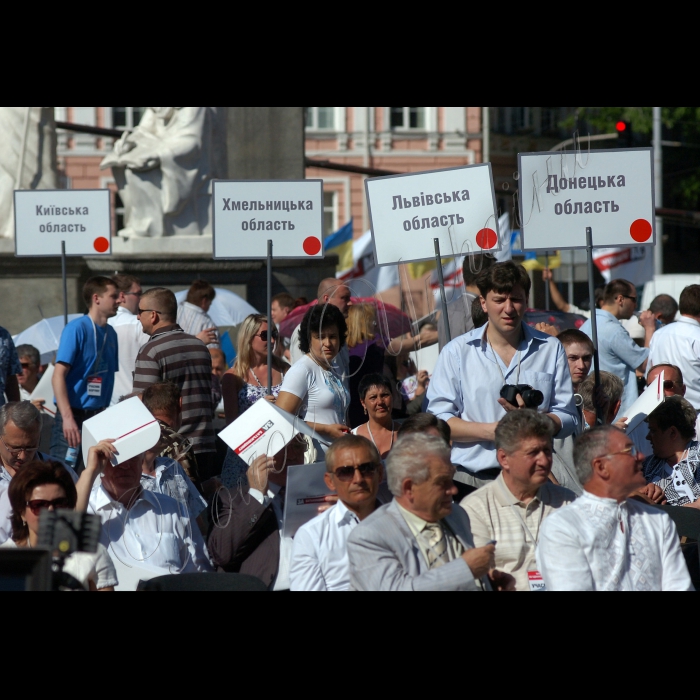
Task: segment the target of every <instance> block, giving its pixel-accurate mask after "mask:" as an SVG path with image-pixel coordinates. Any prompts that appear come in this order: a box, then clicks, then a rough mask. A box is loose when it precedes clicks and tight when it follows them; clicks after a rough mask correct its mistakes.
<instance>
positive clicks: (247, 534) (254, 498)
mask: <svg viewBox="0 0 700 700" xmlns="http://www.w3.org/2000/svg"><path fill="white" fill-rule="evenodd" d="M305 450H306V442H305V441H304V439H303V436H301V435H298V436H297V437H295V438H294V439H293V440H292V442H290V443H289V444H288V445H287V447H286V448H282V449H281V450H280V451H279V452H278V453H277V454H276V455H275V456H274V457H267V456H265V455H261V456H260V457H258V458H257V459H255V460H254V461H253V463H252V464H251V465H250V467H249V468H248V472H247V476H248V484H249V488H248V489H245V490H240V489H238V490H236V491H234V492H233V493H231V492H230V491H229V490H228V489H227V488H225V487H221V488H220V489H219V490H218V491H217V493H216V498H215V501H214V503H213V505H212V519H213V525H212V528H211V530H210V532H209V551H210V552H211V557H212V560H213V562H214V564H215V565H216V566H217V568H218V570H219V571H228V572H234V573H241V574H250V575H252V576H257V577H258V578H259V579H260V580H261V581H262V582H263V583H265V584H266V585H267V586H268V587H269V589H270V590H274V591H284V590H289V561H290V556H291V553H292V540H291V538H289V537H282V526H283V523H284V515H283V512H284V491H285V489H286V486H287V466H288V465H290V464H303V463H304V451H305Z"/></svg>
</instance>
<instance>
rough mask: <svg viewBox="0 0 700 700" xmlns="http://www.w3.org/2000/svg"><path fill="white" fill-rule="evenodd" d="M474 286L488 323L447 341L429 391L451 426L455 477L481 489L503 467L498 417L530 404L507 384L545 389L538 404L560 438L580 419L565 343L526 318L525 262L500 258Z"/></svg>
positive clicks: (440, 415) (434, 406)
mask: <svg viewBox="0 0 700 700" xmlns="http://www.w3.org/2000/svg"><path fill="white" fill-rule="evenodd" d="M477 285H478V287H479V290H480V292H481V297H480V298H481V305H482V308H483V309H484V311H485V312H486V313H487V314H488V323H487V324H486V325H485V326H483V327H482V328H477V329H475V330H473V331H470V332H469V333H466V334H464V335H461V336H459V337H458V338H455V339H454V340H453V341H452V342H451V343H448V344H447V345H446V346H445V347H444V348H443V351H442V352H441V353H440V355H439V357H438V361H437V365H436V366H435V370H434V371H433V376H432V379H431V380H430V386H429V387H428V392H427V394H428V400H429V402H430V403H429V406H428V410H429V411H430V413H433V414H435V415H436V416H437V417H438V418H442V419H443V420H445V421H447V423H448V425H449V426H450V430H451V431H452V462H453V463H454V464H455V465H456V467H457V473H456V476H455V479H456V480H457V481H461V482H462V483H465V484H467V485H470V486H475V487H477V488H478V487H480V486H483V485H484V484H485V483H487V482H488V481H492V480H493V479H495V478H496V477H497V476H498V474H499V472H500V470H501V467H500V465H499V464H498V459H497V458H496V447H495V445H494V438H495V430H496V425H498V421H499V420H500V419H501V418H502V417H503V416H504V415H505V414H506V413H507V412H508V411H515V410H518V409H519V408H523V407H525V402H524V400H523V398H522V394H521V393H516V395H515V396H511V397H510V398H511V401H507V400H506V398H504V397H502V396H501V391H502V390H503V389H504V387H505V386H506V385H511V386H512V385H523V384H525V385H529V386H531V387H532V388H534V389H536V390H537V391H539V392H541V395H542V401H541V402H540V405H539V410H541V411H543V412H545V413H546V414H547V415H549V416H550V418H551V419H552V420H553V421H554V422H555V424H556V428H555V431H556V435H557V437H559V438H565V437H567V436H568V435H571V434H572V433H574V432H575V431H576V430H577V428H578V425H579V418H578V412H577V410H576V405H575V404H574V395H573V391H572V388H571V375H570V373H569V367H568V364H567V361H566V356H565V353H564V348H563V346H562V344H561V343H560V342H559V341H558V340H557V339H556V338H554V337H552V336H551V335H547V334H546V333H542V332H540V331H536V330H534V329H532V328H530V326H528V325H527V324H526V323H523V318H524V316H525V310H526V308H527V298H528V294H529V291H530V278H529V277H528V275H527V272H526V271H525V269H524V268H523V267H522V265H516V264H515V263H513V262H511V261H508V262H502V263H496V264H495V265H493V266H492V267H490V268H489V269H488V270H485V271H482V273H481V274H480V275H479V277H478V278H477ZM530 408H533V406H532V405H531V406H530Z"/></svg>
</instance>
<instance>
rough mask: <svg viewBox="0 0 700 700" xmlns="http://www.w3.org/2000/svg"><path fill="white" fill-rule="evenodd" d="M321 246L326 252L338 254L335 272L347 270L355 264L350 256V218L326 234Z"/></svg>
mask: <svg viewBox="0 0 700 700" xmlns="http://www.w3.org/2000/svg"><path fill="white" fill-rule="evenodd" d="M323 248H324V250H325V252H326V253H335V254H336V255H337V256H338V267H337V268H336V272H344V271H345V270H349V269H350V268H351V267H352V266H353V265H354V264H355V262H354V260H353V257H352V219H350V221H348V223H347V224H345V226H343V227H341V228H339V229H338V230H337V231H336V232H335V233H332V234H331V235H330V236H328V238H326V240H325V241H324V244H323Z"/></svg>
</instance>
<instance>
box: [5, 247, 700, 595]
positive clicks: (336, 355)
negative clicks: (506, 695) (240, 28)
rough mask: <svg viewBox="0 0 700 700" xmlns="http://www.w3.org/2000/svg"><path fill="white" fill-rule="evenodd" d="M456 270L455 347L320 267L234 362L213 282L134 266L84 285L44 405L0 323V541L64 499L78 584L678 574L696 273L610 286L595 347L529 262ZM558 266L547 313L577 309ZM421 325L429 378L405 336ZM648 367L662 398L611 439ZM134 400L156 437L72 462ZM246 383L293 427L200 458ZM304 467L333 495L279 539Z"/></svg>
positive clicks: (670, 586)
mask: <svg viewBox="0 0 700 700" xmlns="http://www.w3.org/2000/svg"><path fill="white" fill-rule="evenodd" d="M463 275H464V283H465V291H464V293H463V294H461V295H458V296H456V297H455V298H454V299H453V300H452V301H451V303H450V305H449V307H448V313H447V318H448V320H449V323H450V330H451V333H452V340H451V341H450V342H447V341H446V332H445V331H446V329H445V319H444V318H443V317H442V315H440V316H439V317H438V318H437V321H436V322H435V323H430V322H429V323H426V324H424V325H423V327H422V328H421V329H420V331H419V332H418V333H416V334H410V333H406V334H403V335H400V336H399V337H396V338H391V337H388V334H387V332H386V328H388V326H387V325H386V324H383V323H381V322H380V319H379V318H378V313H381V307H380V306H378V305H375V304H373V303H372V302H371V301H367V300H365V301H358V302H356V303H353V302H354V299H353V297H352V295H351V291H350V289H349V288H348V287H347V286H346V285H345V284H343V283H342V282H340V281H338V280H336V279H334V278H329V279H324V280H322V281H321V282H320V284H319V287H318V295H317V299H316V303H312V304H307V305H306V310H305V312H304V313H303V316H302V315H301V311H302V309H300V310H299V312H298V313H299V319H298V320H299V322H298V324H297V325H296V327H295V328H294V329H293V332H292V333H291V334H288V335H290V337H289V338H288V339H283V338H282V337H281V336H280V333H279V330H280V327H281V325H282V324H283V322H284V320H285V318H286V317H287V316H288V315H289V314H291V313H292V312H293V311H294V309H295V307H297V306H299V304H300V300H295V299H294V298H293V297H292V296H290V295H289V294H286V293H282V294H278V295H276V296H275V297H274V298H273V303H272V317H271V318H268V317H267V316H265V315H262V314H252V315H250V316H248V317H247V318H246V319H245V320H244V321H243V322H242V323H241V324H240V325H239V327H238V328H237V341H236V354H235V360H234V361H233V362H231V363H230V366H229V363H228V362H227V361H226V355H225V354H224V352H223V350H222V348H221V347H220V344H219V341H220V338H219V331H218V329H217V328H216V324H215V323H214V322H213V321H212V319H211V317H210V316H209V315H208V312H209V309H210V306H211V303H212V301H213V299H214V297H215V294H216V292H215V290H214V288H213V287H212V286H211V285H210V284H208V283H207V282H205V281H203V280H197V281H196V282H194V283H193V284H192V286H191V288H190V289H189V291H188V293H187V297H186V300H185V301H183V302H181V303H180V304H178V302H177V300H176V298H175V295H174V294H173V292H172V291H171V290H169V289H167V288H164V287H154V288H150V289H147V290H144V289H143V287H142V286H141V283H140V281H139V280H138V279H137V278H136V277H133V276H131V275H126V274H118V275H115V276H114V277H93V278H91V279H89V280H88V281H87V282H86V283H85V285H84V289H83V298H84V302H85V306H86V309H87V313H86V314H85V315H84V316H82V317H81V318H78V319H76V320H74V321H71V322H70V323H69V324H68V325H67V326H66V327H65V329H64V331H63V334H62V336H61V339H60V345H59V348H58V350H57V352H56V357H55V363H54V365H53V368H52V369H53V377H52V387H53V394H54V397H55V405H48V404H47V402H46V401H45V400H44V399H42V397H38V398H36V397H34V394H33V392H34V390H35V388H36V386H37V384H38V381H39V378H40V376H41V375H42V373H43V372H44V371H47V368H46V367H44V366H42V365H41V357H40V355H39V352H38V350H37V349H36V348H33V347H32V346H30V345H22V346H19V347H17V348H15V347H14V345H13V344H12V340H11V338H10V337H9V334H7V333H6V332H4V330H3V331H2V332H0V343H2V345H3V348H4V353H3V366H2V367H0V384H4V386H3V387H2V391H0V403H2V405H0V458H1V465H0V548H23V547H26V548H35V547H37V546H38V541H39V531H40V520H41V514H42V512H43V511H44V510H47V511H55V510H61V509H63V510H66V509H67V510H75V511H79V512H87V513H89V514H92V515H96V516H97V517H98V518H99V521H100V524H101V525H100V544H99V545H98V547H97V551H95V552H83V551H78V552H72V553H71V554H70V556H68V557H65V556H64V557H62V558H61V567H62V571H63V576H64V578H65V576H68V577H69V578H70V579H71V580H72V581H74V582H75V584H76V586H78V587H82V588H85V589H87V590H102V591H110V590H114V589H115V588H117V589H118V590H135V589H136V588H138V587H140V586H141V587H142V586H143V582H144V581H146V580H149V579H154V580H157V579H158V577H171V578H172V577H179V576H182V574H188V573H191V574H200V575H202V576H205V575H206V576H207V577H211V576H216V575H219V576H220V579H219V580H220V581H222V582H223V581H224V580H228V579H226V578H225V577H224V576H223V574H226V573H228V574H237V575H239V577H240V575H244V574H245V575H248V576H250V577H255V579H256V580H257V582H258V584H259V585H263V586H264V587H267V588H268V589H269V590H275V591H282V590H291V591H322V590H355V591H360V590H465V591H466V590H471V591H544V590H693V589H694V585H693V584H694V583H697V574H698V573H700V572H696V571H694V570H693V566H692V561H693V557H695V560H697V547H698V545H697V539H698V535H699V534H700V513H696V511H697V510H700V474H699V473H698V466H699V465H700V443H699V442H698V429H699V427H700V419H698V411H699V409H700V285H690V286H688V287H686V288H685V289H684V290H683V292H682V293H681V295H680V298H679V299H678V302H676V300H674V299H673V298H671V297H669V296H668V295H660V296H659V297H657V298H656V299H655V300H654V301H653V302H652V304H651V306H650V308H649V309H645V310H643V311H641V313H637V306H638V304H637V290H636V288H635V287H634V285H632V284H631V283H630V282H628V281H626V280H622V279H616V280H612V281H611V282H609V283H608V284H607V285H606V286H605V287H604V288H603V289H602V290H601V291H600V293H599V294H598V295H597V299H596V303H595V304H594V306H597V308H595V309H594V311H593V312H594V313H595V314H596V316H597V327H598V339H597V341H598V342H597V347H594V343H593V339H592V338H591V323H590V318H589V320H588V321H586V322H585V323H584V324H583V325H582V326H581V327H580V328H579V329H568V330H563V331H561V332H559V331H558V329H556V328H555V327H553V326H548V325H545V326H538V327H532V326H531V325H529V324H528V323H526V322H525V312H526V309H527V301H528V297H529V292H530V278H529V276H528V274H527V272H526V271H525V270H524V268H522V267H521V266H519V265H517V264H515V263H513V262H510V261H509V262H501V263H497V262H495V261H494V260H493V258H491V257H489V256H483V257H482V258H481V259H480V260H479V261H478V264H476V265H475V263H474V261H473V260H471V259H470V258H468V259H467V260H466V261H465V265H464V270H463ZM550 278H551V276H550V275H548V273H545V279H546V280H548V279H550ZM551 284H552V299H553V301H554V302H555V304H556V305H557V306H558V307H559V308H560V309H561V310H563V311H568V312H576V313H584V314H585V312H584V311H582V310H581V309H578V308H576V307H573V306H572V305H570V304H568V303H567V302H566V301H564V300H563V298H562V297H561V294H560V293H559V291H558V289H557V288H556V286H555V285H554V284H553V282H552V283H551ZM555 290H556V292H555ZM304 301H305V300H304ZM590 313H591V312H589V313H588V314H587V315H588V316H589V317H590ZM292 318H294V317H292ZM292 318H290V321H291V320H292ZM632 318H634V319H635V320H636V321H638V326H639V328H640V329H641V332H640V333H638V334H637V336H638V337H637V338H636V339H633V338H632V337H631V336H630V333H629V332H628V330H627V328H626V327H625V326H624V325H623V322H626V321H628V320H629V319H632ZM432 343H436V344H437V343H439V346H440V352H439V355H438V359H437V363H436V365H435V367H434V369H433V371H432V374H430V375H429V374H428V372H426V371H424V370H421V369H420V368H418V367H416V366H415V364H414V363H413V362H412V356H411V353H412V352H413V350H415V349H417V348H419V347H421V346H425V345H428V344H432ZM270 345H272V347H273V353H272V366H271V367H268V348H269V347H270ZM596 356H597V358H598V362H599V365H600V366H599V368H598V370H599V382H596V380H595V376H594V373H593V372H592V367H593V363H594V358H595V357H596ZM662 372H663V393H664V401H663V402H661V403H660V404H659V405H658V407H657V408H655V409H654V410H653V411H652V412H651V413H649V415H648V416H647V418H646V420H645V421H644V422H643V423H642V424H640V425H637V426H636V427H635V428H634V429H633V430H630V431H628V430H627V426H628V413H629V409H630V408H631V407H632V405H633V404H634V403H635V401H636V399H637V398H638V395H639V388H640V386H641V387H642V388H643V386H644V385H654V386H656V382H657V380H658V379H659V377H660V374H661V373H662ZM269 374H271V377H272V383H271V387H269V386H268V376H269ZM407 387H408V388H407ZM5 397H6V398H5ZM133 397H138V398H139V399H140V400H141V401H142V402H143V405H144V406H145V407H146V408H147V409H148V411H149V412H150V413H151V414H152V416H153V419H154V421H157V424H158V427H159V431H160V436H159V438H156V437H154V438H153V440H154V441H155V440H156V439H157V442H155V444H153V445H151V446H150V447H149V449H147V450H146V451H143V452H141V453H140V454H137V455H135V456H133V457H130V458H129V459H120V458H119V450H118V448H117V446H115V442H116V441H117V439H118V438H120V437H122V436H123V433H124V430H123V427H122V426H120V425H119V424H118V423H117V424H115V425H114V426H113V433H114V434H113V435H112V436H111V437H109V438H105V439H102V440H100V441H98V442H97V444H94V445H92V446H91V447H90V448H89V449H86V451H85V454H83V450H82V442H83V435H82V426H83V424H84V423H85V421H88V420H90V419H91V418H93V417H95V416H97V415H99V414H101V413H102V412H104V411H109V410H110V408H111V407H112V406H115V405H116V404H119V403H120V402H121V401H124V400H127V399H131V398H133ZM258 401H270V402H273V403H274V404H275V406H276V407H277V408H279V409H281V410H282V411H286V412H287V413H288V414H292V415H293V416H295V417H296V418H297V419H301V420H302V421H304V422H305V423H306V425H307V426H308V428H309V430H305V431H303V432H301V433H298V434H296V436H295V437H293V438H292V439H291V442H288V444H286V445H284V446H282V447H281V449H279V451H278V452H277V453H276V454H274V455H265V454H263V455H260V456H256V457H254V458H252V459H251V460H249V461H248V462H246V461H244V460H243V459H241V457H240V456H239V452H240V449H237V448H236V446H235V445H232V446H228V447H227V450H226V452H225V453H224V452H222V451H221V450H217V435H216V432H217V431H216V430H215V423H216V412H217V406H219V405H220V402H223V415H224V416H225V420H224V424H225V425H230V424H231V423H233V422H235V421H236V420H238V419H239V418H240V417H241V416H242V415H243V414H244V413H245V412H246V411H247V410H249V409H250V408H251V407H252V406H253V405H255V404H256V403H257V402H258ZM263 405H265V404H263ZM261 407H262V406H261ZM125 408H126V407H125ZM47 426H48V430H49V432H47ZM42 431H43V437H42ZM275 449H276V448H275ZM224 454H225V456H224ZM126 456H127V455H125V457H126ZM321 462H323V463H325V472H323V481H324V484H325V488H326V491H327V495H325V496H324V497H323V498H322V499H320V502H319V503H318V505H317V514H316V515H315V517H314V516H313V515H312V516H311V517H310V519H308V520H307V521H306V522H305V523H304V524H302V525H301V527H299V528H298V529H297V530H296V532H295V533H294V534H293V535H290V533H289V531H288V528H285V503H286V499H285V494H286V490H287V485H288V474H289V468H290V467H292V466H293V467H297V466H298V465H311V464H313V463H321ZM319 466H320V469H321V470H324V466H322V465H319ZM318 478H319V479H320V478H321V473H320V472H319V476H318ZM309 495H311V494H309ZM314 507H316V506H314ZM696 515H697V518H696V517H695V516H696ZM688 523H691V524H690V525H688ZM693 528H694V529H693ZM689 532H690V535H689V534H688V533H689ZM693 547H694V549H693ZM689 564H690V569H689ZM181 580H183V581H184V580H185V578H184V577H183V578H182V579H181ZM187 580H191V579H187ZM210 580H211V579H210V578H207V581H210ZM239 580H244V579H242V578H239ZM245 580H249V579H245ZM260 582H262V583H261V584H260ZM208 585H209V586H210V584H208ZM222 585H223V584H222Z"/></svg>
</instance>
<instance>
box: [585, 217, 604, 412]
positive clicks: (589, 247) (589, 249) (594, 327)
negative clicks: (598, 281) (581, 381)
mask: <svg viewBox="0 0 700 700" xmlns="http://www.w3.org/2000/svg"><path fill="white" fill-rule="evenodd" d="M586 254H587V256H588V296H589V298H590V300H591V302H590V306H591V334H592V335H593V337H592V339H591V340H593V363H594V364H593V372H594V379H595V393H594V394H593V395H594V397H595V415H596V424H597V425H603V424H604V422H605V421H604V419H603V411H602V410H601V407H600V406H599V405H598V399H597V397H598V388H599V387H600V366H599V363H598V319H597V318H596V310H597V308H598V307H597V305H596V303H595V282H594V281H593V231H592V229H591V227H590V226H587V227H586Z"/></svg>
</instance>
